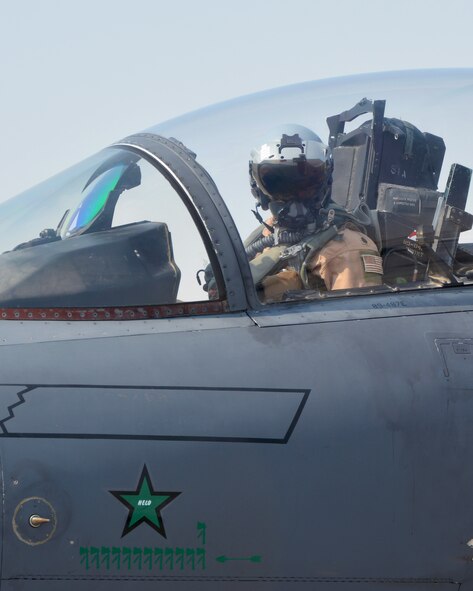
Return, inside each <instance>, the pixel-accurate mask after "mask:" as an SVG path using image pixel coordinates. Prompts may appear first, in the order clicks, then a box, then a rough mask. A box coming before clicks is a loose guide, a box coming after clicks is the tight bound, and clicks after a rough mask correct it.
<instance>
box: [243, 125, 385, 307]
mask: <svg viewBox="0 0 473 591" xmlns="http://www.w3.org/2000/svg"><path fill="white" fill-rule="evenodd" d="M249 171H250V184H251V192H252V194H253V196H254V197H255V198H256V201H257V206H256V211H254V212H253V213H254V214H255V215H256V217H257V218H258V220H259V221H260V223H261V225H260V227H259V228H258V229H257V230H255V231H254V232H253V233H252V234H251V235H250V236H249V238H248V239H247V240H246V241H245V247H246V252H247V256H248V259H249V260H250V267H251V271H252V274H253V279H254V281H255V284H256V286H257V288H258V289H259V290H260V292H261V295H262V299H263V300H264V301H265V302H271V301H280V300H282V299H284V296H285V294H286V293H287V292H290V291H294V290H296V291H298V290H302V289H317V290H340V289H341V290H346V289H351V288H357V287H370V286H374V285H380V284H381V283H382V274H383V268H382V259H381V257H380V256H379V252H378V249H377V246H376V244H375V243H374V242H373V241H372V240H371V239H370V238H369V237H368V236H367V234H366V231H365V226H366V225H367V224H368V223H369V216H368V215H367V214H366V212H364V211H363V210H359V211H357V212H353V213H349V212H348V211H346V210H345V209H344V208H342V207H340V206H339V205H337V204H336V203H334V202H333V201H332V200H331V179H332V174H331V173H332V159H331V155H330V152H329V149H328V147H327V146H325V145H324V144H323V143H322V141H321V140H320V138H319V137H318V136H317V135H316V134H315V133H314V132H313V131H311V130H309V129H307V128H305V127H302V126H299V125H288V126H284V128H281V129H279V130H276V131H275V132H273V133H272V134H271V135H270V136H269V137H268V141H266V142H265V143H264V144H262V145H261V146H259V147H258V148H256V149H254V150H252V152H251V159H250V163H249ZM259 207H261V209H263V210H269V212H270V214H271V215H270V217H269V218H268V219H266V220H265V221H263V218H262V216H261V215H260V214H259V212H258V208H259Z"/></svg>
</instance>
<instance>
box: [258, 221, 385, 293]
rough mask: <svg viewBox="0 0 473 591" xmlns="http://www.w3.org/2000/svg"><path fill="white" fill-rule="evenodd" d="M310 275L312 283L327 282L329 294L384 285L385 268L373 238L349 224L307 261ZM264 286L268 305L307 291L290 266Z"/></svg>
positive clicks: (325, 283) (264, 283) (267, 280)
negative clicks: (285, 296) (298, 291)
mask: <svg viewBox="0 0 473 591" xmlns="http://www.w3.org/2000/svg"><path fill="white" fill-rule="evenodd" d="M307 272H308V278H309V279H310V277H311V276H312V277H313V278H314V279H315V280H316V281H315V282H317V279H321V280H323V283H324V285H325V288H326V289H327V290H334V289H351V288H356V287H371V286H374V285H381V284H382V277H383V266H382V259H381V257H380V256H379V252H378V249H377V247H376V244H375V243H374V242H373V241H372V240H371V238H369V237H368V236H366V235H365V234H363V233H362V232H360V231H359V230H358V229H356V227H355V226H354V225H353V224H350V223H347V224H345V225H344V226H342V227H341V228H340V230H339V231H338V234H337V236H336V237H335V238H334V239H332V240H330V241H329V242H328V243H327V244H326V245H325V246H323V247H322V248H321V249H320V250H319V251H317V252H316V253H315V254H314V256H313V257H312V258H311V259H310V260H309V261H307ZM261 285H262V287H263V292H264V300H265V301H266V302H270V301H280V300H281V299H282V297H283V294H284V293H285V292H286V291H292V290H300V289H304V285H303V282H302V279H301V277H300V275H299V273H298V272H297V271H296V270H295V269H293V268H291V267H290V266H288V267H287V268H285V269H283V270H282V271H279V273H276V274H275V275H269V276H267V277H265V278H264V279H263V280H262V282H261Z"/></svg>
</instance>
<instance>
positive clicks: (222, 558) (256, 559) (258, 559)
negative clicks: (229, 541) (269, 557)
mask: <svg viewBox="0 0 473 591" xmlns="http://www.w3.org/2000/svg"><path fill="white" fill-rule="evenodd" d="M215 560H216V561H217V562H221V563H222V564H223V563H225V562H229V561H230V560H245V561H247V562H261V556H259V555H258V554H255V555H254V556H240V557H232V556H217V558H216V559H215Z"/></svg>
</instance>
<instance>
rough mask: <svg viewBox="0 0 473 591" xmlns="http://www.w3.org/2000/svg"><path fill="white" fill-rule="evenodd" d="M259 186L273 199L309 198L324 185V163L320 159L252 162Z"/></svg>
mask: <svg viewBox="0 0 473 591" xmlns="http://www.w3.org/2000/svg"><path fill="white" fill-rule="evenodd" d="M253 174H254V177H255V179H256V182H257V184H258V185H259V188H260V189H261V190H262V191H263V192H264V193H265V194H266V195H268V196H269V197H270V198H271V200H273V201H287V200H289V199H294V198H298V199H310V198H312V197H315V196H316V195H317V193H319V191H320V190H321V189H322V188H323V187H324V186H325V181H326V165H325V162H323V161H321V160H311V161H309V160H297V161H294V160H293V161H287V160H286V161H284V162H280V161H279V162H278V161H276V162H271V161H269V162H268V161H265V162H261V163H260V164H253Z"/></svg>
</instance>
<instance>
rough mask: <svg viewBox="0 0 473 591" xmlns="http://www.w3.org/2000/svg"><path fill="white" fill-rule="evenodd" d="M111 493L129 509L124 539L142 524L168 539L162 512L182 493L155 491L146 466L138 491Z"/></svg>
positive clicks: (112, 491) (115, 491)
mask: <svg viewBox="0 0 473 591" xmlns="http://www.w3.org/2000/svg"><path fill="white" fill-rule="evenodd" d="M110 493H111V494H112V495H113V496H114V497H116V498H117V499H118V500H119V501H120V503H123V504H124V505H125V507H127V508H128V517H127V520H126V523H125V527H124V528H123V533H122V538H123V536H126V535H127V534H129V533H130V532H131V531H132V530H133V529H135V527H138V526H139V525H140V524H141V523H147V524H148V525H149V526H151V527H152V528H153V529H154V530H155V531H157V532H158V534H160V535H162V536H163V538H165V537H166V530H165V529H164V523H163V519H162V517H161V511H162V510H163V509H164V507H166V505H169V503H170V502H171V501H174V499H175V498H176V497H177V496H178V495H180V494H181V493H180V492H157V491H155V490H153V485H152V484H151V479H150V477H149V472H148V468H147V467H146V464H145V465H144V466H143V470H142V472H141V476H140V481H139V483H138V486H137V488H136V491H119V490H111V491H110Z"/></svg>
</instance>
